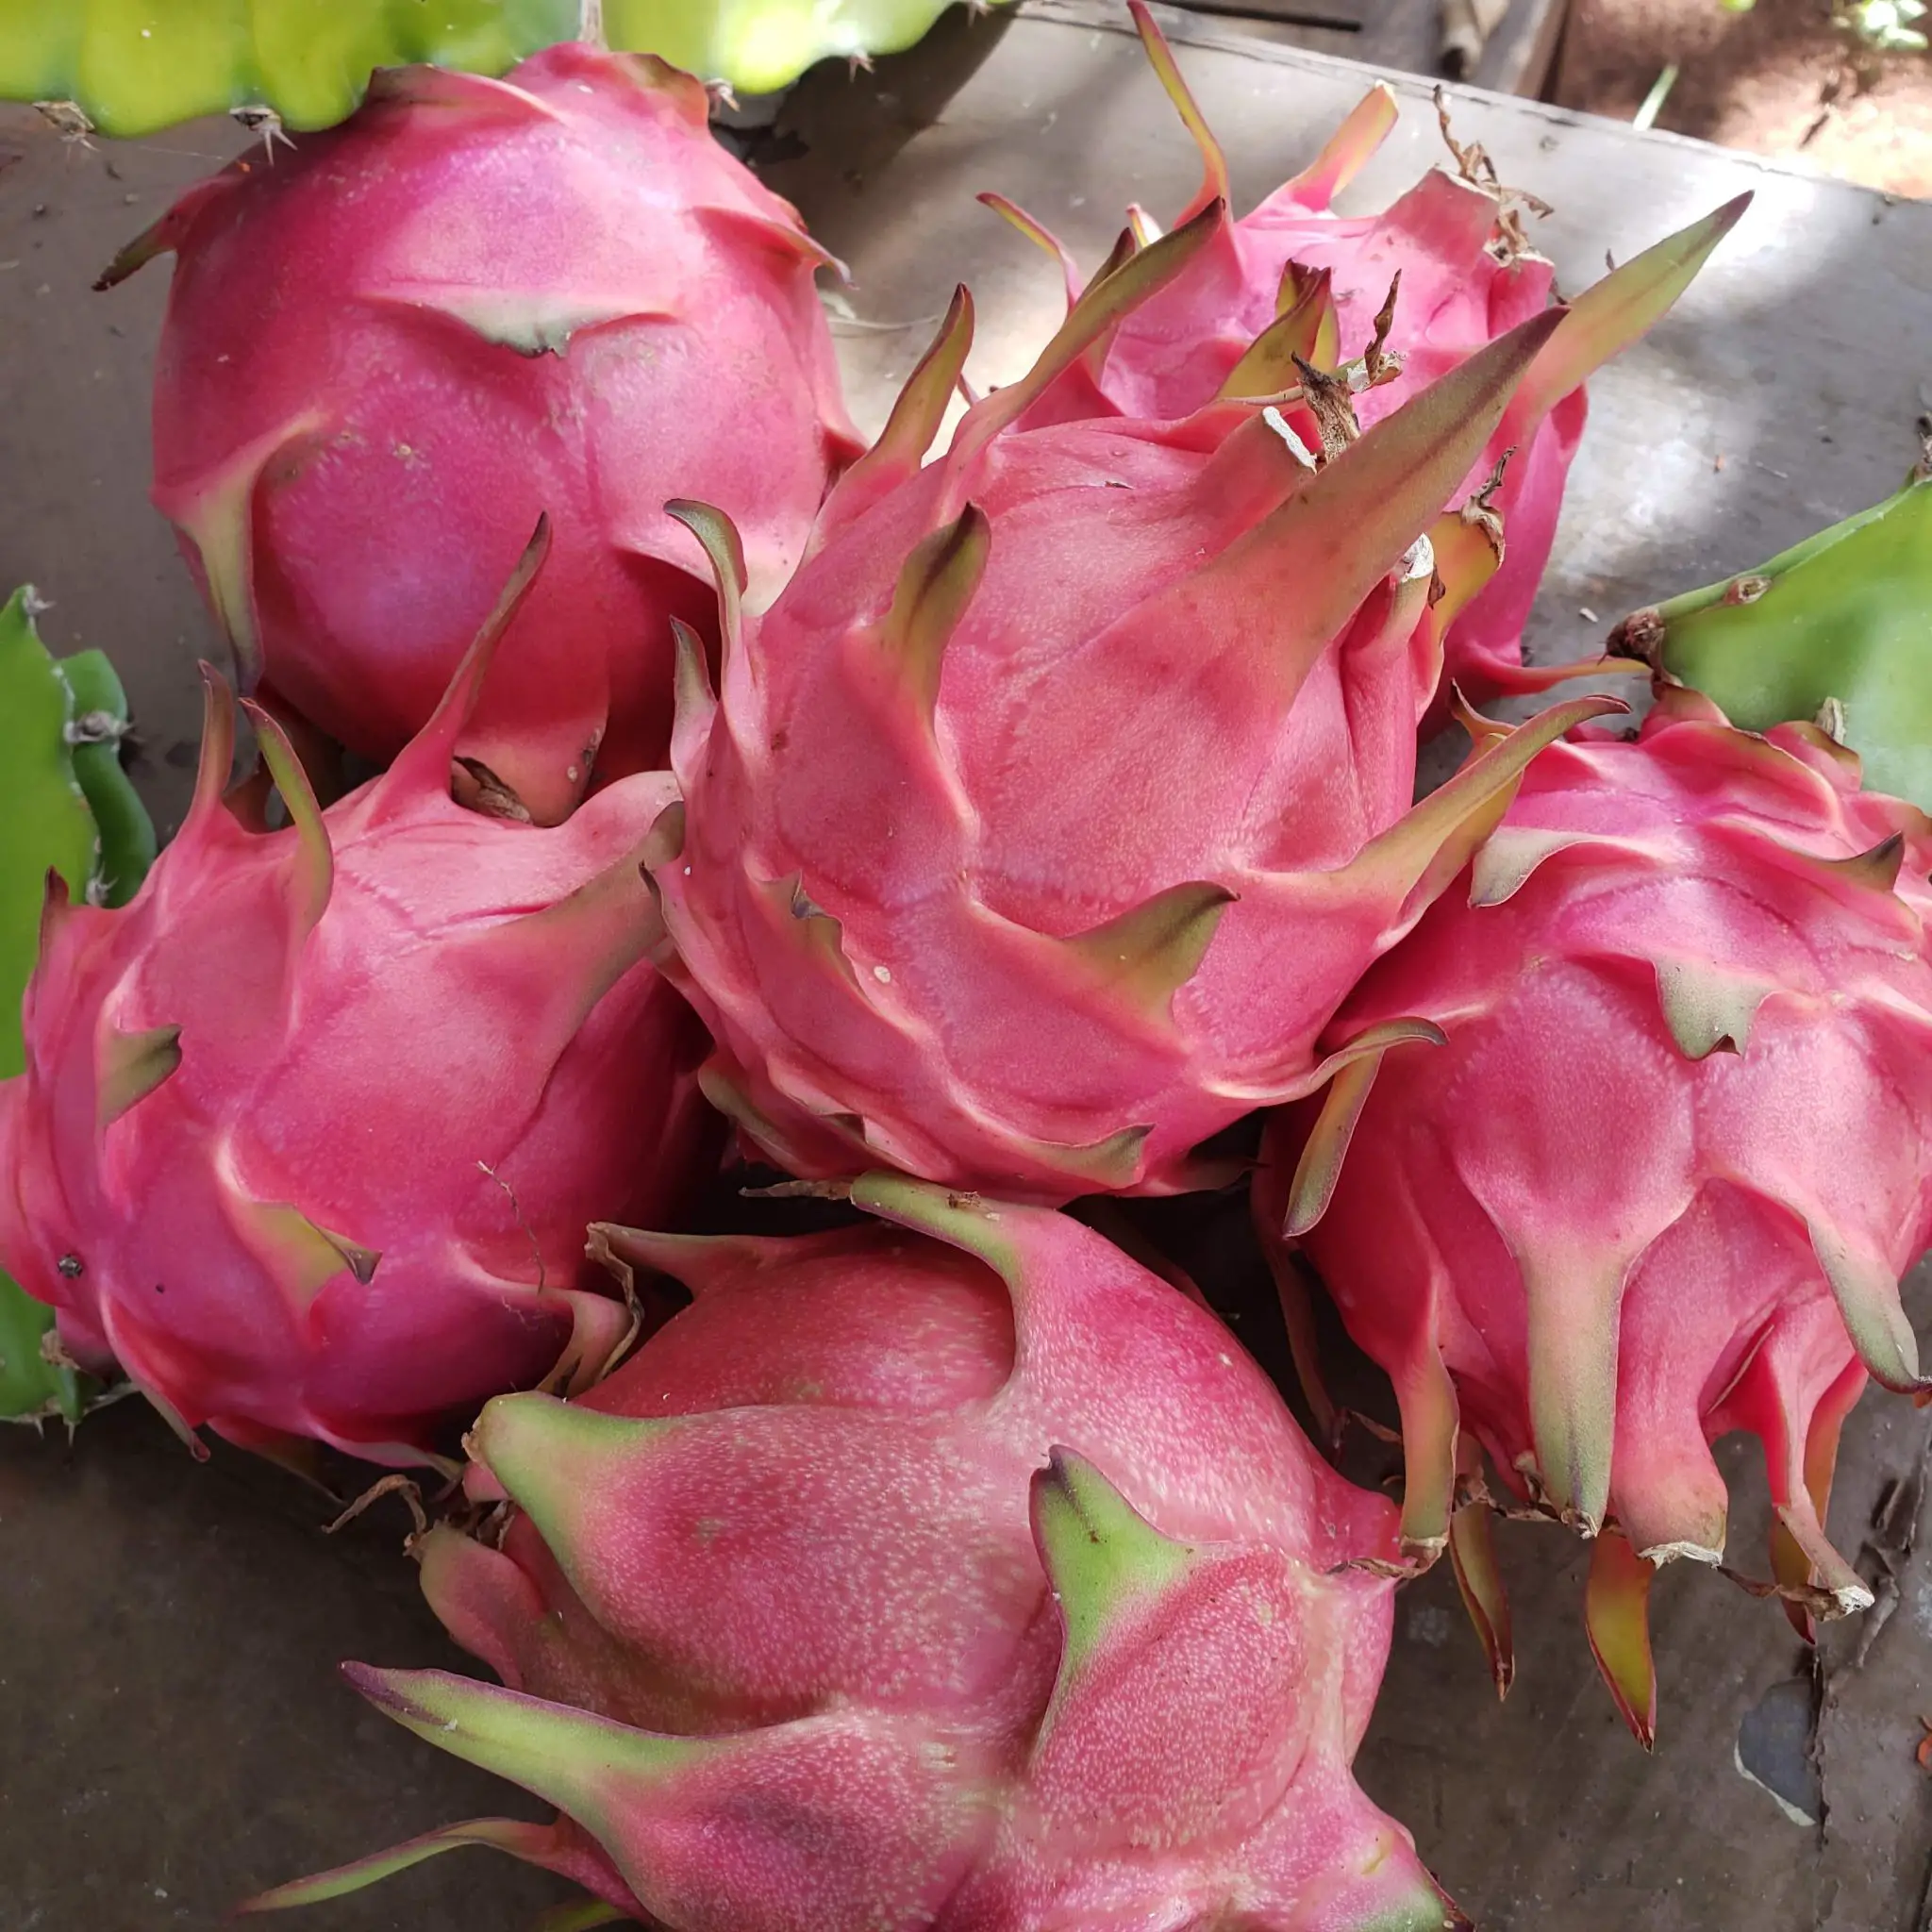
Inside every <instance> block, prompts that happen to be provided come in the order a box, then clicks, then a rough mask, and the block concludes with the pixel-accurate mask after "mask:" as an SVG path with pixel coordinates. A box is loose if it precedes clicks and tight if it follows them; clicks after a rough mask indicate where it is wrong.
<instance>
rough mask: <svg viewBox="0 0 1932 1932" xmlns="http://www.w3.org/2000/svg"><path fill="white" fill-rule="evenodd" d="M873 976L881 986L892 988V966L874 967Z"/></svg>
mask: <svg viewBox="0 0 1932 1932" xmlns="http://www.w3.org/2000/svg"><path fill="white" fill-rule="evenodd" d="M872 976H873V977H874V979H876V980H877V981H878V983H879V984H880V985H881V986H891V983H892V969H891V967H890V966H874V968H873V969H872Z"/></svg>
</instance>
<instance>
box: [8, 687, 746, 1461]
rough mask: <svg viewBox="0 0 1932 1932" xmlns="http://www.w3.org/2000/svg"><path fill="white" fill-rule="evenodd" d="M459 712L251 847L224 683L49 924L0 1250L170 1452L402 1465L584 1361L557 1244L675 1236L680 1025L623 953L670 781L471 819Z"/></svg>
mask: <svg viewBox="0 0 1932 1932" xmlns="http://www.w3.org/2000/svg"><path fill="white" fill-rule="evenodd" d="M210 690H211V692H213V691H215V690H216V686H215V685H214V682H213V680H212V678H211V679H210ZM459 723H460V720H459V718H448V717H445V718H443V719H442V723H441V724H440V725H439V726H437V727H436V729H435V730H434V731H433V732H429V733H425V736H424V737H423V738H421V739H419V740H418V741H416V743H415V744H414V745H413V746H412V747H410V749H409V750H408V752H406V754H405V756H404V758H403V759H402V760H400V761H399V762H398V764H397V765H396V766H395V767H394V768H393V769H392V770H391V773H390V774H387V775H386V776H385V777H382V778H379V779H377V780H375V781H374V782H373V783H371V784H370V785H368V786H365V787H364V788H363V789H362V790H361V791H357V792H355V793H353V794H352V795H351V796H350V797H348V798H346V799H344V800H343V801H342V802H341V804H339V805H337V806H335V807H334V808H331V809H330V810H329V812H328V813H327V814H326V815H325V817H322V818H320V819H319V820H318V819H317V818H316V817H315V815H314V807H313V801H312V800H309V801H308V803H307V807H306V810H307V813H308V818H309V823H308V826H306V827H304V828H301V829H298V828H294V827H291V828H287V829H283V830H280V831H275V832H266V831H260V830H254V829H249V828H247V827H246V826H244V825H243V824H242V823H241V822H240V821H239V820H238V818H237V817H236V816H235V815H234V814H233V813H232V812H231V811H230V810H229V809H228V808H227V807H226V806H225V805H224V804H223V802H222V801H221V799H220V797H219V786H220V783H221V779H222V774H224V773H225V770H226V765H227V757H228V743H229V741H230V740H231V735H232V716H231V710H230V708H229V706H228V704H227V702H226V693H225V691H220V694H219V698H218V699H214V698H211V703H210V730H209V739H208V745H207V746H205V748H204V769H203V782H202V787H201V791H200V792H199V794H198V796H197V800H196V804H195V806H194V808H193V809H192V812H191V814H190V816H189V818H188V820H187V822H186V824H184V825H183V826H182V828H181V831H180V833H179V835H178V836H177V837H176V838H175V841H173V842H172V843H171V844H169V845H168V846H167V847H166V848H165V849H164V851H163V853H162V855H161V857H160V859H159V860H158V863H157V864H156V866H155V868H154V870H153V872H152V874H150V876H149V878H148V880H147V882H146V884H145V885H144V886H143V888H142V891H141V892H140V894H139V895H138V896H137V897H136V899H135V900H134V901H133V902H132V904H131V905H129V906H128V907H126V908H125V909H123V910H120V911H111V912H110V911H105V910H101V909H99V908H93V907H91V906H84V905H67V904H64V903H62V902H61V901H59V900H56V901H54V902H53V903H51V904H50V906H49V908H48V915H47V920H46V924H45V928H44V937H43V943H42V958H41V961H40V965H39V968H38V970H37V972H36V974H35V976H34V979H33V981H32V983H31V984H30V986H29V988H28V991H27V996H26V1001H25V1012H24V1022H25V1047H26V1071H25V1073H24V1074H21V1075H20V1076H18V1077H17V1078H15V1079H13V1080H11V1081H9V1082H8V1083H7V1084H6V1086H5V1087H4V1088H0V1256H4V1257H5V1266H6V1267H7V1269H8V1272H9V1273H10V1274H13V1276H14V1277H15V1279H17V1280H18V1281H19V1282H21V1284H22V1285H23V1286H24V1287H25V1288H26V1289H27V1290H28V1291H29V1292H30V1293H33V1294H35V1295H37V1296H39V1297H40V1298H41V1299H42V1300H43V1301H46V1302H50V1303H52V1304H53V1305H54V1306H55V1307H56V1308H58V1311H59V1315H58V1332H59V1336H60V1339H61V1341H62V1343H63V1344H64V1345H65V1346H66V1348H67V1349H68V1350H69V1351H70V1352H71V1353H72V1354H73V1355H74V1356H75V1357H76V1358H78V1359H79V1360H81V1361H82V1362H84V1363H86V1364H87V1365H89V1366H92V1367H104V1366H106V1365H107V1364H108V1362H109V1361H114V1360H118V1362H119V1363H120V1365H121V1366H122V1368H124V1369H125V1371H126V1372H127V1374H129V1375H130V1376H131V1377H132V1378H133V1379H134V1380H135V1381H136V1382H137V1383H138V1384H139V1385H140V1386H141V1387H142V1390H143V1391H145V1392H146V1393H148V1394H149V1395H150V1396H151V1397H152V1398H153V1399H154V1400H155V1402H156V1403H157V1405H158V1407H161V1408H162V1409H163V1411H164V1412H166V1413H168V1414H170V1415H171V1416H172V1417H173V1418H174V1419H175V1421H176V1422H177V1424H179V1425H181V1426H182V1427H183V1428H192V1427H194V1426H197V1425H199V1424H203V1423H207V1424H211V1425H212V1426H213V1427H214V1428H215V1429H216V1430H217V1431H218V1432H220V1433H221V1434H223V1435H225V1436H227V1437H229V1438H231V1439H233V1440H235V1441H241V1442H242V1443H243V1444H245V1445H248V1446H252V1447H258V1448H265V1449H268V1448H274V1447H275V1446H276V1445H277V1444H279V1443H282V1442H285V1441H287V1439H289V1438H291V1437H293V1438H304V1437H308V1438H319V1439H320V1440H322V1441H326V1442H331V1443H334V1444H335V1445H336V1446H338V1447H339V1448H342V1449H345V1450H348V1451H350V1452H352V1453H354V1454H357V1455H359V1456H363V1457H369V1458H371V1459H373V1460H377V1461H391V1462H407V1461H414V1460H421V1459H422V1452H423V1451H424V1450H425V1449H426V1448H427V1447H428V1446H429V1445H430V1443H431V1441H432V1440H433V1438H434V1436H435V1434H436V1432H437V1431H438V1429H439V1428H440V1427H441V1426H442V1425H443V1424H446V1423H447V1422H448V1421H449V1420H450V1419H451V1418H452V1417H455V1416H458V1415H460V1414H462V1413H464V1412H466V1411H468V1410H470V1409H473V1408H474V1407H475V1404H476V1403H477V1402H478V1401H480V1400H481V1399H483V1398H485V1397H487V1396H489V1395H491V1394H493V1393H495V1392H497V1391H501V1390H504V1389H509V1388H516V1387H523V1386H527V1385H529V1384H530V1383H532V1382H534V1381H535V1380H537V1379H538V1378H539V1377H541V1376H543V1375H544V1374H547V1373H548V1372H549V1371H550V1370H551V1369H552V1368H553V1366H554V1365H555V1364H557V1363H558V1357H559V1356H560V1355H561V1354H562V1353H563V1352H564V1350H565V1348H566V1345H567V1344H568V1345H569V1346H570V1347H571V1350H572V1354H573V1356H574V1357H592V1356H594V1357H596V1358H597V1359H599V1360H601V1359H602V1355H599V1354H598V1351H599V1350H600V1349H601V1351H602V1353H603V1354H608V1352H609V1350H610V1349H611V1348H612V1347H614V1346H615V1345H616V1344H617V1342H618V1341H620V1340H621V1338H622V1336H623V1334H624V1332H625V1326H626V1324H627V1319H628V1318H627V1316H626V1314H625V1309H624V1307H623V1306H622V1305H621V1304H620V1303H618V1302H616V1301H614V1300H612V1299H611V1298H609V1297H608V1295H606V1294H603V1293H598V1292H596V1291H594V1285H593V1280H594V1278H593V1279H592V1280H587V1279H586V1278H585V1270H586V1264H585V1263H584V1261H583V1258H582V1255H583V1227H584V1224H585V1223H586V1222H587V1221H588V1220H589V1219H591V1217H593V1216H595V1215H597V1214H601V1213H606V1212H609V1211H611V1209H612V1208H613V1207H614V1206H615V1204H617V1203H619V1202H628V1203H631V1204H634V1208H635V1210H636V1211H642V1212H647V1213H656V1214H665V1215H675V1213H676V1212H677V1211H678V1208H679V1204H680V1201H681V1199H682V1196H683V1194H684V1191H686V1189H687V1188H688V1187H690V1186H691V1185H692V1184H693V1183H694V1181H695V1180H696V1178H698V1177H699V1176H700V1175H701V1174H702V1172H703V1167H704V1163H705V1161H706V1158H707V1153H708V1146H709V1145H710V1144H712V1143H710V1142H709V1141H708V1129H707V1126H706V1124H705V1121H706V1115H705V1109H704V1107H703V1104H702V1102H701V1100H700V1099H699V1098H698V1095H697V1091H696V1085H695V1077H694V1076H695V1070H696V1065H697V1062H698V1060H699V1058H701V1056H702V1052H703V1034H702V1031H701V1029H700V1028H699V1026H698V1025H697V1023H696V1021H695V1019H694V1018H693V1016H692V1015H691V1012H690V1010H689V1009H688V1008H687V1007H686V1006H685V1004H684V1002H683V1001H682V1000H681V999H679V998H678V996H677V995H676V993H675V992H674V991H672V990H671V988H670V987H669V986H668V985H666V984H665V983H664V982H663V981H662V980H661V979H660V978H659V977H658V975H657V974H656V973H655V972H654V971H653V970H652V968H651V967H650V966H649V965H648V964H647V963H642V957H643V953H644V950H645V948H646V946H647V945H648V943H649V941H650V935H651V932H652V930H653V927H654V924H655V921H654V919H653V916H652V913H651V908H650V905H649V901H648V899H647V897H645V895H644V891H643V886H642V882H641V879H640V878H639V877H638V875H637V871H636V859H635V856H634V855H635V848H636V847H637V845H638V843H639V841H641V838H642V836H643V833H644V830H645V828H646V827H647V826H648V824H650V822H651V820H652V818H653V817H654V816H655V815H656V813H657V812H658V810H659V809H661V808H662V806H663V804H664V802H665V799H666V798H667V796H668V795H669V781H668V780H667V779H666V778H665V777H663V776H662V775H661V774H659V775H641V776H638V777H634V778H629V779H625V780H624V781H622V782H620V783H618V784H615V785H612V786H610V787H609V788H608V789H607V790H606V791H602V792H600V793H599V794H598V795H597V796H596V797H595V798H593V799H591V801H590V802H589V803H587V804H586V805H585V806H584V807H583V808H582V809H581V810H580V811H578V812H577V813H576V814H575V816H574V817H573V818H572V819H571V821H570V823H569V824H567V825H564V826H561V827H558V828H555V829H542V828H539V827H536V826H532V825H526V824H511V823H507V822H504V821H501V820H494V819H487V818H483V817H480V816H478V815H476V814H475V813H472V812H469V811H466V810H464V809H463V808H460V807H458V805H456V804H455V803H453V802H452V800H451V799H450V797H449V795H448V791H447V774H448V770H449V763H448V758H449V745H450V742H451V741H452V739H453V736H454V731H455V728H456V725H457V724H459ZM259 729H272V727H266V726H263V725H262V724H260V723H259V721H258V730H259ZM323 831H325V832H326V841H325V844H324V841H323V840H322V838H321V833H322V832H323ZM327 848H332V852H333V857H332V864H331V862H330V860H329V858H327V856H326V849H327ZM331 874H332V875H331ZM166 1027H178V1028H179V1035H178V1041H176V1042H175V1046H176V1048H177V1049H178V1064H176V1065H175V1066H174V1068H173V1070H172V1071H171V1072H169V1071H166V1062H167V1060H168V1059H169V1058H172V1055H171V1053H170V1052H169V1050H168V1048H167V1045H166V1043H165V1036H162V1044H161V1046H160V1048H159V1051H158V1058H156V1059H154V1060H151V1061H149V1062H148V1074H159V1075H160V1076H159V1078H158V1085H152V1086H151V1091H145V1092H144V1093H143V1094H142V1097H139V1098H135V1099H133V1100H132V1102H131V1104H125V1109H124V1103H125V1102H126V1099H127V1092H128V1091H129V1090H128V1083H127V1075H126V1074H125V1071H124V1070H125V1068H126V1067H127V1066H128V1064H129V1061H130V1056H129V1053H128V1043H129V1041H136V1042H138V1041H140V1039H141V1036H143V1035H147V1034H148V1033H149V1032H150V1030H151V1029H157V1028H166ZM134 1064H135V1066H136V1068H137V1074H136V1077H135V1079H134V1089H135V1091H138V1090H139V1089H140V1088H141V1087H142V1086H143V1085H146V1084H148V1079H147V1076H146V1075H142V1074H139V1072H138V1069H139V1067H140V1065H141V1061H140V1059H139V1057H138V1056H137V1057H135V1059H134ZM613 1074H615V1076H613ZM486 1170H487V1171H486ZM324 1230H325V1231H326V1233H324V1232H323V1231H324ZM330 1237H333V1238H335V1241H334V1242H333V1243H332V1242H331V1241H330V1239H329V1238H330ZM358 1250H363V1251H370V1252H371V1253H373V1254H375V1255H376V1256H379V1259H376V1260H375V1262H374V1272H373V1274H371V1273H370V1272H369V1269H370V1261H369V1257H368V1255H366V1254H363V1255H358V1254H357V1253H356V1252H355V1251H358ZM352 1261H353V1262H354V1263H355V1265H353V1266H352V1265H351V1263H352ZM364 1274H367V1275H368V1278H367V1279H366V1280H365V1279H363V1278H361V1276H362V1275H364Z"/></svg>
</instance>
